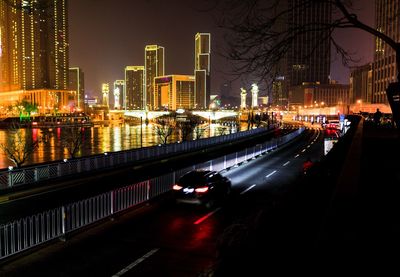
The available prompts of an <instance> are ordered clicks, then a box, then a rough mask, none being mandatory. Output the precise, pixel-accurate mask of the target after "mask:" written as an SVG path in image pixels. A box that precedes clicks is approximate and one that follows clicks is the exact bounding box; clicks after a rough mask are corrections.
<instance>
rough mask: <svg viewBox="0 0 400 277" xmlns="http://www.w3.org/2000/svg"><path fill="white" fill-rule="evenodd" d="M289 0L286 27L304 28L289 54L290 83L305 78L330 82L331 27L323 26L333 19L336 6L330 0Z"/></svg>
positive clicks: (325, 82) (287, 73) (293, 83)
mask: <svg viewBox="0 0 400 277" xmlns="http://www.w3.org/2000/svg"><path fill="white" fill-rule="evenodd" d="M301 2H304V3H305V0H288V6H289V7H288V10H289V11H290V12H289V15H288V18H287V26H286V28H290V29H294V30H296V29H298V28H301V29H302V30H303V29H304V31H303V32H301V34H300V35H297V36H296V37H295V39H294V41H293V42H292V45H291V47H290V50H289V52H288V54H287V72H286V74H285V79H286V80H287V81H288V83H289V86H297V85H301V84H302V83H303V82H318V83H320V84H329V75H330V66H331V64H330V61H331V42H330V40H329V39H325V40H323V39H324V38H328V37H329V30H320V26H322V25H323V24H330V23H331V22H332V7H331V4H330V3H329V1H312V3H311V4H307V5H302V4H300V3H301Z"/></svg>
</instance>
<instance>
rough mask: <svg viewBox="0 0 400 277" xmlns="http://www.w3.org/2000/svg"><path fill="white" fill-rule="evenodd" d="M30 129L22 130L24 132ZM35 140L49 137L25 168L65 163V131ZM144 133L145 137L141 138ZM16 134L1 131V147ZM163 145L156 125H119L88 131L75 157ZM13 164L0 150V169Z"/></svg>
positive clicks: (37, 132) (223, 129) (225, 130)
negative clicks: (46, 163)
mask: <svg viewBox="0 0 400 277" xmlns="http://www.w3.org/2000/svg"><path fill="white" fill-rule="evenodd" d="M201 128H202V129H203V130H204V131H203V133H202V135H201V138H205V137H209V136H219V135H221V134H229V133H234V132H237V131H242V130H247V124H244V123H243V124H241V125H240V127H238V126H227V125H220V124H211V125H203V126H201ZM27 130H28V129H21V132H22V133H24V132H26V131H27ZM29 131H31V132H32V138H33V139H38V138H43V137H44V136H46V137H47V142H46V143H45V144H44V143H41V144H39V147H38V149H36V151H35V152H34V153H33V154H32V155H31V156H30V157H29V159H28V161H27V162H26V163H25V164H24V165H30V164H36V163H43V162H50V161H57V160H63V159H64V158H69V156H68V152H67V150H66V149H64V148H63V146H62V143H61V138H62V135H63V128H54V129H46V130H41V129H32V130H29ZM141 133H142V135H141ZM12 135H13V133H12V132H11V131H9V130H6V129H3V130H0V144H2V145H7V138H8V137H10V136H12ZM178 139H179V134H178V133H177V132H176V131H175V132H173V134H172V135H171V136H170V137H169V139H168V142H169V143H171V142H176V141H177V140H178ZM160 143H161V140H160V138H159V137H158V136H157V133H156V131H155V126H154V125H152V124H151V123H150V124H148V125H145V124H143V125H142V126H140V125H130V124H128V123H116V124H110V125H96V126H94V127H91V128H85V130H84V135H83V143H82V146H81V149H80V151H79V152H78V154H77V155H76V156H77V157H80V156H88V155H94V154H101V153H104V152H115V151H121V150H128V149H133V148H140V147H141V146H143V147H146V146H153V145H158V144H160ZM8 166H14V164H13V163H12V162H11V161H10V160H8V159H7V156H6V155H5V153H4V151H3V150H0V168H7V167H8Z"/></svg>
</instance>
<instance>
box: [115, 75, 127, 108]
mask: <svg viewBox="0 0 400 277" xmlns="http://www.w3.org/2000/svg"><path fill="white" fill-rule="evenodd" d="M124 90H125V80H116V81H115V82H114V90H113V95H114V99H113V100H114V101H113V103H114V109H116V110H119V109H121V107H123V99H124Z"/></svg>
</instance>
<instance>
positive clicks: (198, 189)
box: [195, 187, 208, 193]
mask: <svg viewBox="0 0 400 277" xmlns="http://www.w3.org/2000/svg"><path fill="white" fill-rule="evenodd" d="M195 191H196V192H198V193H205V192H207V191H208V187H201V188H197V189H195Z"/></svg>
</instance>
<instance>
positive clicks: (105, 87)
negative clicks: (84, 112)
mask: <svg viewBox="0 0 400 277" xmlns="http://www.w3.org/2000/svg"><path fill="white" fill-rule="evenodd" d="M101 93H102V95H103V101H102V104H103V105H104V106H107V107H109V97H110V84H109V83H103V84H101Z"/></svg>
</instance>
